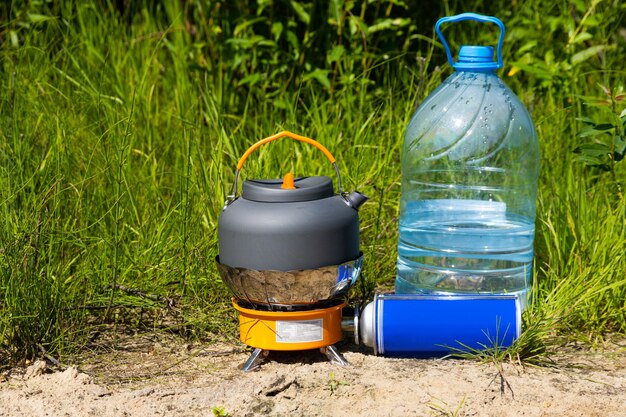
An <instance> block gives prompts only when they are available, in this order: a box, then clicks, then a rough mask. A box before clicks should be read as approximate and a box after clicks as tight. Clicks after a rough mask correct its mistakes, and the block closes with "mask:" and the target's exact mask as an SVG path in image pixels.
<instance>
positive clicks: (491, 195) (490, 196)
mask: <svg viewBox="0 0 626 417" xmlns="http://www.w3.org/2000/svg"><path fill="white" fill-rule="evenodd" d="M489 201H493V194H491V193H489Z"/></svg>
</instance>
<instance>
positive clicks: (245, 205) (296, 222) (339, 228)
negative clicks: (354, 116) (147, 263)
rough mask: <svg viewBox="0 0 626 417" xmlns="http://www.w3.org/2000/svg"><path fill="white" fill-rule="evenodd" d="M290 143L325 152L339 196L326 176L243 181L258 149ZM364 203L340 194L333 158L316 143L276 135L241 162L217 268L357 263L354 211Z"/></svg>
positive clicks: (221, 231) (224, 218) (223, 222)
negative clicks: (249, 160)
mask: <svg viewBox="0 0 626 417" xmlns="http://www.w3.org/2000/svg"><path fill="white" fill-rule="evenodd" d="M283 137H288V138H291V139H294V140H297V141H301V142H305V143H308V144H311V145H313V146H315V147H316V148H318V149H319V150H320V151H321V152H323V153H324V154H325V155H326V157H327V158H328V160H329V161H330V162H331V163H332V165H333V167H334V168H335V172H336V174H337V188H338V190H339V193H338V194H335V193H334V190H333V183H332V181H331V179H330V178H328V177H325V176H313V177H299V178H294V176H293V174H291V173H287V174H286V175H285V177H284V178H282V179H264V180H252V179H251V180H246V181H244V182H243V186H242V192H241V196H239V197H238V196H237V192H238V178H239V172H240V170H241V168H242V167H243V164H244V162H245V160H246V159H247V158H248V156H250V154H251V153H252V152H254V150H256V149H257V148H259V147H260V146H262V145H264V144H266V143H268V142H271V141H274V140H276V139H279V138H283ZM367 199H368V197H367V196H365V195H363V194H361V193H359V192H357V191H354V192H352V193H349V194H348V193H344V192H343V190H342V188H341V177H340V175H339V169H338V167H337V163H336V160H335V158H334V157H333V155H332V154H331V153H330V152H329V151H328V150H327V149H326V148H325V147H324V146H323V145H322V144H320V143H319V142H316V141H315V140H313V139H310V138H306V137H303V136H300V135H296V134H293V133H291V132H280V133H278V134H276V135H273V136H270V137H268V138H265V139H263V140H261V141H259V142H257V143H255V144H254V145H252V146H251V147H250V148H249V149H248V150H247V151H246V152H245V153H244V154H243V156H242V157H241V158H240V159H239V162H238V163H237V169H236V170H235V181H234V185H233V191H232V194H231V195H230V196H229V197H228V200H227V201H226V203H225V205H224V208H223V210H222V212H221V214H220V217H219V220H218V241H219V255H218V263H220V264H222V265H225V266H229V267H232V268H245V269H251V270H257V271H262V270H275V271H295V270H311V269H316V268H321V267H325V266H329V265H340V264H343V263H346V262H350V261H353V260H356V259H358V258H360V256H361V255H360V250H359V218H358V209H359V207H360V206H361V205H362V204H363V203H364V202H365V201H367Z"/></svg>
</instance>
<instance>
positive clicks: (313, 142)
mask: <svg viewBox="0 0 626 417" xmlns="http://www.w3.org/2000/svg"><path fill="white" fill-rule="evenodd" d="M284 137H288V138H291V139H293V140H297V141H300V142H305V143H308V144H309V145H313V146H315V147H316V148H317V149H319V150H320V151H322V152H323V153H324V155H326V158H328V160H329V161H330V163H331V164H334V163H335V162H336V159H335V157H334V156H333V154H331V153H330V151H329V150H328V149H326V148H325V147H324V145H322V144H321V143H319V142H318V141H316V140H313V139H311V138H307V137H304V136H300V135H296V134H295V133H291V132H287V131H286V130H285V131H283V132H279V133H277V134H275V135H272V136H270V137H267V138H265V139H261V140H260V141H258V142H257V143H255V144H254V145H252V146H250V147H249V148H248V150H247V151H245V152H244V153H243V155H242V156H241V158H239V162H237V170H239V171H240V170H241V168H243V164H244V162H246V159H248V157H249V156H250V154H251V153H252V152H254V151H255V150H257V149H258V148H260V147H261V146H263V145H265V144H266V143H269V142H272V141H275V140H276V139H280V138H284Z"/></svg>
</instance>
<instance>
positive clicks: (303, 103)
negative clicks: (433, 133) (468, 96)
mask: <svg viewBox="0 0 626 417" xmlns="http://www.w3.org/2000/svg"><path fill="white" fill-rule="evenodd" d="M133 3H134V5H133V6H132V7H130V8H129V9H127V10H126V11H125V12H119V11H118V10H117V9H116V8H115V7H114V6H112V5H109V4H107V3H106V2H104V1H95V0H94V1H81V2H72V1H68V2H59V4H54V5H52V4H48V3H45V2H41V4H40V3H38V2H30V3H24V4H22V3H21V2H17V1H14V2H13V3H12V4H9V5H4V6H2V8H0V13H1V14H2V16H3V17H4V18H3V19H2V23H0V45H1V46H0V54H1V57H0V62H1V63H0V75H1V78H0V83H1V88H2V91H3V94H2V96H1V97H0V114H1V115H2V117H1V118H0V352H2V353H3V354H4V355H5V356H6V357H11V358H13V359H20V358H24V357H34V356H39V355H41V354H42V353H43V352H49V353H51V354H54V355H59V356H63V355H65V354H68V353H71V352H72V351H75V350H76V349H80V348H81V347H82V346H85V345H86V344H88V343H89V340H90V337H92V335H93V334H94V332H96V331H98V330H99V329H101V328H102V327H103V326H110V325H111V324H113V325H116V326H121V327H126V328H128V327H131V328H137V329H156V330H159V331H173V332H179V333H181V334H183V335H185V336H187V337H200V338H211V337H215V335H226V337H230V338H235V337H236V327H235V321H234V319H235V315H234V312H233V311H232V310H233V309H232V308H230V306H229V303H230V301H229V299H230V296H229V294H228V292H227V290H226V288H225V287H224V285H223V284H222V283H221V281H220V279H219V276H218V274H217V271H216V268H215V265H214V257H215V256H216V255H217V241H216V224H217V219H218V216H219V213H220V210H221V208H222V205H223V202H224V200H225V197H226V194H227V193H228V192H229V191H230V187H231V186H232V181H233V172H234V168H235V164H236V161H237V160H238V158H239V156H240V155H241V154H242V153H243V152H244V151H245V149H247V147H249V146H250V145H251V144H252V143H254V142H255V141H257V140H259V139H261V138H264V137H266V136H269V135H271V134H273V133H276V132H278V131H280V130H283V129H286V130H290V131H292V132H295V133H300V134H303V135H305V136H309V137H312V138H315V139H318V140H319V141H320V142H322V143H323V144H324V145H325V146H326V147H327V148H328V149H330V150H331V152H332V153H333V154H334V155H335V156H336V157H337V159H338V161H339V167H340V169H341V172H342V178H343V179H344V183H345V184H344V187H345V188H346V189H348V190H352V189H359V190H360V191H362V192H364V193H365V194H367V195H369V196H370V198H371V201H370V202H368V203H367V204H366V205H365V206H364V207H363V208H362V209H361V211H360V219H361V225H362V250H363V251H364V253H365V256H366V261H365V267H364V274H363V276H362V279H361V280H360V283H359V284H358V285H357V287H356V288H355V290H354V291H353V292H352V294H351V297H352V299H354V300H361V301H363V300H366V299H368V298H370V297H371V294H372V293H373V291H375V289H377V288H378V289H381V288H390V287H392V285H393V280H394V276H395V260H396V252H395V251H396V249H395V247H396V241H397V213H398V211H397V208H398V200H399V192H400V187H399V183H400V166H399V161H400V151H401V145H400V144H401V143H402V137H403V134H404V129H405V127H406V125H407V122H408V120H409V117H410V116H411V114H412V112H413V111H414V108H415V105H416V103H417V102H419V101H421V100H422V99H423V98H424V97H425V96H426V95H427V94H428V93H429V92H430V91H432V89H433V88H434V87H436V86H437V85H438V84H439V83H440V82H441V80H442V79H443V78H444V77H445V76H447V75H448V74H449V73H450V69H449V68H448V66H447V64H446V65H444V64H445V55H444V54H443V51H442V50H441V48H440V46H439V44H438V43H437V42H436V40H433V39H432V35H433V30H432V27H433V25H434V21H435V19H436V17H438V16H441V15H443V14H444V13H450V14H452V13H458V12H461V11H465V10H477V11H479V12H484V13H491V14H494V15H498V16H500V17H501V18H502V19H503V20H504V21H505V23H506V24H507V27H508V28H510V30H509V32H508V35H507V40H506V43H505V52H504V55H505V56H504V58H505V63H506V64H507V66H506V68H505V70H504V71H502V73H501V75H502V77H503V78H504V79H505V81H506V82H507V83H508V84H509V85H510V86H511V87H512V88H513V89H514V91H516V93H517V94H518V95H519V96H520V98H522V100H523V101H524V102H525V103H526V105H527V106H528V108H529V109H530V110H531V113H532V115H533V118H534V120H535V123H536V127H537V130H538V133H539V137H540V142H541V147H542V168H541V178H540V185H539V200H538V210H537V211H538V218H537V235H536V240H535V242H536V245H535V248H536V261H535V277H534V286H533V299H534V303H533V305H532V306H531V308H530V309H529V310H528V311H527V313H526V315H525V328H526V332H525V334H524V336H523V337H522V338H521V339H520V340H519V341H518V343H517V344H516V346H514V347H513V348H512V349H511V350H510V351H509V352H508V354H511V355H512V356H516V355H520V356H521V357H522V358H527V359H529V360H530V359H532V358H540V357H543V356H545V355H546V354H547V353H550V352H551V351H554V350H555V349H557V348H558V347H559V346H560V345H562V344H565V343H568V342H571V341H582V342H585V343H587V344H589V346H600V345H601V343H602V340H603V337H605V336H606V335H607V334H611V333H621V334H624V332H626V255H624V254H625V253H626V226H625V224H626V205H625V204H626V203H625V199H624V193H623V186H624V182H625V180H624V179H625V178H626V176H625V174H626V172H625V171H626V170H625V166H624V165H626V163H624V162H617V161H615V162H614V163H613V164H612V165H611V166H610V172H604V171H602V170H601V169H599V168H596V167H589V166H586V165H585V164H584V163H583V162H582V161H580V160H579V159H580V158H579V155H578V154H576V153H574V149H575V148H576V147H577V146H580V145H581V144H582V143H584V142H585V141H589V140H590V138H589V137H578V136H577V132H578V131H579V130H580V129H581V128H582V127H583V126H582V124H581V122H580V121H578V120H577V118H580V117H583V116H584V117H590V118H592V119H593V120H595V121H596V122H597V123H601V122H604V121H606V120H615V114H616V113H617V114H619V113H620V112H621V110H622V109H623V108H624V104H623V103H624V101H614V103H613V104H614V105H613V107H610V106H608V107H607V106H599V105H589V104H588V103H593V100H591V99H590V98H589V97H594V96H597V97H600V98H603V97H604V96H605V93H604V92H603V90H602V87H601V86H600V85H602V86H609V87H610V88H611V89H613V91H614V92H615V91H617V89H618V87H619V86H620V83H621V84H622V86H623V80H624V75H625V71H624V70H623V62H624V61H625V59H626V39H625V35H624V32H625V31H626V29H625V28H624V26H623V25H624V23H623V22H624V20H623V16H624V14H625V7H624V5H621V4H620V3H619V2H615V3H612V2H608V1H605V2H598V1H594V2H592V3H590V2H587V3H585V2H582V1H579V2H574V3H575V4H574V3H573V4H570V3H569V2H552V3H550V2H547V3H549V4H547V3H546V2H540V1H530V2H525V5H523V6H522V5H519V4H517V3H516V2H514V4H515V5H514V6H513V12H511V11H510V8H511V6H509V5H508V4H509V2H505V1H502V2H492V3H493V4H492V6H490V7H491V8H490V9H486V8H485V6H481V5H480V4H481V2H476V3H473V2H466V4H461V3H458V4H457V2H444V3H443V4H444V6H443V8H444V9H445V10H443V9H441V10H439V13H436V16H431V15H430V14H427V15H425V16H422V17H419V16H418V15H417V13H416V10H413V9H410V10H408V12H407V11H406V10H405V9H404V8H403V6H401V5H395V6H394V5H393V3H394V2H382V1H381V2H377V3H376V2H375V6H376V7H374V6H371V7H370V6H368V7H370V8H369V9H367V10H365V11H364V10H363V9H359V10H357V9H358V8H359V7H361V6H362V5H363V4H366V2H362V3H361V2H356V5H355V6H353V7H354V10H349V9H348V7H349V6H346V5H343V6H341V5H339V3H340V2H331V3H332V5H334V6H337V7H338V8H337V9H336V10H334V9H333V11H332V12H333V13H334V14H333V16H335V17H338V18H339V20H332V19H331V20H328V19H327V20H324V19H322V18H321V17H320V16H319V14H320V13H322V12H323V13H330V12H331V11H330V10H329V9H327V8H321V6H320V4H321V3H320V2H317V1H308V2H300V3H302V5H303V7H304V9H303V10H304V12H305V14H306V13H308V14H309V21H307V20H306V16H305V15H302V14H297V13H296V12H295V11H292V12H290V13H291V14H289V13H287V15H288V16H287V17H284V16H283V17H281V16H282V15H281V14H280V13H279V11H280V9H279V7H280V6H279V5H275V6H271V7H270V6H268V8H266V9H265V10H264V11H261V12H258V11H257V10H254V9H251V8H249V7H248V6H246V2H241V3H240V2H232V3H229V6H228V7H227V6H224V8H223V9H221V10H218V9H216V7H217V6H215V4H211V5H209V4H208V3H203V2H190V4H188V5H187V6H185V9H181V5H180V4H181V2H177V1H173V2H163V4H164V5H160V6H150V7H147V6H146V4H149V2H146V3H145V4H142V3H141V2H133ZM407 7H408V6H407ZM437 7H440V6H439V3H438V2H437ZM320 10H321V12H320ZM357 12H358V13H357ZM361 12H362V13H361ZM409 12H411V13H413V15H412V16H414V17H415V20H414V22H416V23H415V24H413V23H411V24H409V23H407V25H406V26H402V25H403V24H404V23H402V22H400V23H398V21H396V20H394V19H395V18H396V17H398V16H401V15H406V14H407V13H409ZM414 12H415V13H414ZM259 13H260V14H259ZM323 13H322V15H323ZM359 13H360V14H359ZM429 13H431V14H435V11H431V12H429ZM272 14H274V15H272ZM257 15H258V16H257ZM289 16H291V17H289ZM294 16H295V17H294ZM359 16H360V21H356V20H355V19H357V17H359ZM585 16H587V17H585ZM322 17H323V16H322ZM252 19H257V20H255V21H254V22H256V23H250V22H252ZM316 19H317V20H316ZM319 19H321V20H319ZM329 19H330V18H329ZM291 20H294V22H295V23H293V24H291V23H289V22H290V21H291ZM338 21H341V22H344V23H342V24H339V23H337V22H338ZM409 21H411V19H409ZM276 22H283V23H281V25H282V27H283V29H281V30H282V32H280V33H279V34H278V35H276V34H277V33H278V26H276V25H274V23H276ZM320 22H322V23H320ZM328 22H331V23H328ZM332 22H335V23H332ZM351 22H352V23H351ZM355 22H356V23H355ZM394 22H395V23H394ZM375 24H386V25H388V27H389V28H390V29H385V30H382V29H381V30H378V29H376V30H377V31H376V32H374V29H371V30H372V33H371V34H368V33H367V30H366V29H367V27H368V26H367V25H369V26H371V27H373V26H374V25H375ZM315 25H318V26H319V27H318V28H317V29H318V30H316V31H315V30H314V29H315V28H316V26H315ZM350 25H352V26H354V27H356V29H355V30H354V31H352V30H351V27H352V26H350ZM355 25H356V26H355ZM362 25H366V26H365V29H363V26H362ZM389 25H391V26H389ZM394 25H396V26H394ZM379 27H381V26H379ZM218 28H219V30H218ZM470 29H471V28H470ZM272 30H274V32H272ZM472 30H473V29H472ZM472 30H470V31H468V32H467V33H466V34H465V35H463V34H462V33H461V32H458V31H457V32H451V33H455V34H456V39H457V42H453V45H454V46H458V44H460V43H462V42H461V41H460V40H463V41H467V39H465V38H470V37H473V36H476V37H478V38H479V40H480V41H481V42H482V41H485V40H486V39H489V37H490V36H491V35H490V33H489V32H488V31H484V32H477V31H475V30H474V31H473V32H472ZM288 31H291V32H292V33H293V35H289V36H288V35H287V32H288ZM581 33H587V34H588V36H590V38H589V37H587V38H586V39H583V40H582V41H574V40H575V39H578V38H577V37H576V36H578V35H579V34H581ZM255 36H257V38H255ZM258 36H261V37H262V38H263V39H265V41H263V39H261V40H259V39H258ZM294 36H295V38H296V39H300V42H303V43H301V44H294V43H293V42H292V41H293V39H294ZM307 36H308V37H307ZM273 39H275V41H274V40H273ZM290 39H291V41H290ZM396 40H397V44H396V42H395V41H396ZM272 42H274V43H273V44H272ZM290 42H291V43H290ZM307 42H308V43H307ZM533 42H534V44H533ZM337 45H342V48H343V51H344V53H343V54H340V52H341V50H342V49H341V48H338V49H334V50H335V52H336V55H337V56H334V55H333V57H334V58H332V59H330V58H328V59H321V60H316V59H315V58H316V57H315V54H319V53H320V51H322V53H324V51H326V50H328V51H331V50H333V48H334V47H335V46H337ZM598 46H600V48H596V49H593V50H592V51H591V53H589V54H588V56H586V55H585V56H583V55H581V53H584V52H585V51H588V49H589V48H593V47H598ZM307 51H308V52H307ZM311 51H313V52H311ZM329 56H330V55H329ZM416 57H417V58H418V59H416ZM322 58H323V56H322ZM513 68H516V69H515V70H512V69H513ZM517 69H519V71H517ZM516 71H517V72H516ZM513 73H514V75H508V74H513ZM596 104H597V103H596ZM612 117H613V118H612ZM622 132H623V130H622ZM593 140H596V141H602V140H606V138H604V139H603V137H598V138H593ZM287 170H292V171H293V172H295V173H296V175H298V174H325V175H329V176H331V177H332V175H333V172H332V169H331V166H330V165H329V164H328V162H327V161H326V160H325V158H323V156H322V155H321V154H319V153H318V152H317V151H316V150H314V149H311V148H309V147H306V146H303V145H301V144H297V143H292V142H290V141H283V142H280V141H279V142H274V143H272V144H270V145H267V146H265V147H263V148H261V149H259V151H258V152H256V153H255V154H254V157H252V158H250V159H249V161H248V162H247V163H246V166H245V168H244V176H245V177H249V178H250V177H279V176H282V174H283V173H284V172H286V171H287ZM129 289H131V290H129ZM132 289H134V290H136V291H132ZM107 328H109V327H107Z"/></svg>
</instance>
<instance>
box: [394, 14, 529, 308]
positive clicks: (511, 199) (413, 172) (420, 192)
mask: <svg viewBox="0 0 626 417" xmlns="http://www.w3.org/2000/svg"><path fill="white" fill-rule="evenodd" d="M461 20H477V21H480V22H491V23H495V24H497V25H498V26H499V28H500V37H499V41H498V45H497V61H494V59H493V53H494V48H493V47H491V46H461V48H460V51H459V57H458V60H457V61H456V62H455V61H454V60H453V58H452V55H451V53H450V48H449V47H448V44H447V42H446V40H445V38H444V37H443V35H442V33H441V31H440V25H441V24H442V23H446V22H457V21H461ZM435 29H436V32H437V35H438V36H439V37H440V39H441V40H442V43H443V45H444V47H445V49H446V53H447V56H448V61H449V62H450V64H451V65H452V66H453V67H454V69H455V72H454V73H453V74H452V75H451V76H450V77H448V78H447V79H446V80H445V81H444V82H443V84H442V85H440V86H439V87H438V88H437V89H435V91H433V92H432V94H430V96H428V97H427V98H426V100H424V102H423V103H422V104H421V105H420V107H419V108H418V109H417V111H416V112H415V114H414V115H413V117H412V119H411V122H410V123H409V126H408V128H407V130H406V134H405V137H404V151H403V155H402V196H401V200H400V238H399V242H398V262H397V276H396V293H399V294H477V293H481V294H505V293H506V294H519V296H520V300H521V303H522V307H524V306H525V303H526V300H527V294H528V290H529V288H530V282H531V276H532V261H533V239H534V233H535V226H534V223H535V200H536V195H537V177H538V175H539V145H538V142H537V134H536V132H535V129H534V127H533V123H532V120H531V117H530V115H529V113H528V111H527V110H526V108H525V107H524V105H523V104H522V103H521V102H520V100H519V99H518V98H517V97H516V96H515V94H513V92H512V91H511V90H510V89H509V88H508V87H507V86H506V85H505V84H504V82H502V80H501V79H500V78H499V77H498V76H497V75H496V73H495V71H496V70H497V69H498V68H501V67H502V40H503V38H504V25H503V23H502V22H501V21H500V20H499V19H497V18H495V17H488V16H482V15H477V14H474V13H464V14H461V15H458V16H452V17H446V18H442V19H440V20H439V21H437V24H436V26H435Z"/></svg>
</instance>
